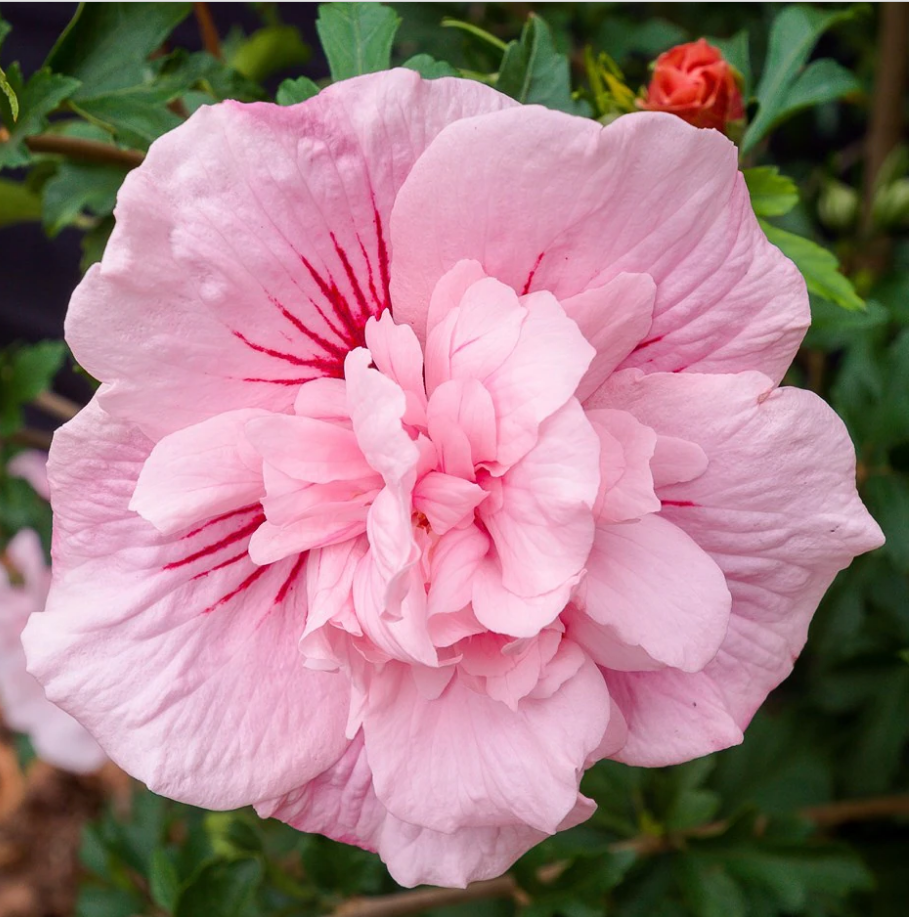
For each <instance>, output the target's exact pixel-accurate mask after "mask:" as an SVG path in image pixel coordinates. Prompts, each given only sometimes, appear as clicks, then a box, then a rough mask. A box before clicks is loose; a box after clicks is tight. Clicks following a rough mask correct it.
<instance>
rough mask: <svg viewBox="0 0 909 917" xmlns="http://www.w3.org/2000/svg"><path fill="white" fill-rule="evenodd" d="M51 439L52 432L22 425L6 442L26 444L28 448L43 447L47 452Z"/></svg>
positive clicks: (19, 444)
mask: <svg viewBox="0 0 909 917" xmlns="http://www.w3.org/2000/svg"><path fill="white" fill-rule="evenodd" d="M51 439H53V433H46V432H45V431H44V430H32V429H30V428H28V427H23V428H22V429H21V430H19V431H18V432H16V433H13V435H12V436H10V437H9V440H8V442H11V443H15V444H16V445H17V446H28V447H29V448H30V449H43V450H44V451H45V452H47V450H48V449H50V444H51Z"/></svg>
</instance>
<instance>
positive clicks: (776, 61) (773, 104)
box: [742, 4, 855, 153]
mask: <svg viewBox="0 0 909 917" xmlns="http://www.w3.org/2000/svg"><path fill="white" fill-rule="evenodd" d="M854 14H855V11H854V9H853V8H852V7H847V8H846V9H839V10H836V11H834V12H827V11H825V10H819V9H816V8H814V7H810V6H805V5H801V4H799V5H794V6H787V7H785V8H784V9H783V10H782V12H780V13H779V15H778V16H777V17H776V19H774V20H773V25H772V26H771V27H770V39H769V45H768V49H767V58H766V60H765V61H764V69H763V72H762V73H761V79H760V82H759V83H758V86H757V90H756V92H755V95H756V96H757V100H758V111H757V115H756V116H755V118H754V120H753V121H752V122H751V124H750V125H749V126H748V130H747V131H745V136H744V138H743V139H742V152H743V153H747V152H748V151H749V150H750V149H752V147H754V146H755V144H757V143H758V142H759V141H760V140H761V139H762V138H763V137H764V136H765V135H766V134H767V132H768V131H769V130H770V129H771V128H772V127H774V126H775V125H776V124H777V123H779V121H781V120H782V119H783V118H784V117H786V115H787V114H791V113H793V112H794V111H795V110H797V109H796V108H794V107H792V103H791V101H790V100H791V99H792V98H794V100H795V102H796V104H797V105H798V107H803V104H802V103H803V102H804V100H805V98H806V97H808V96H810V94H811V91H812V89H815V90H816V88H817V85H816V83H815V80H816V79H817V75H818V74H817V73H816V74H815V75H811V76H809V77H808V81H807V83H806V84H805V85H804V86H802V87H801V88H798V82H797V81H798V80H799V79H800V77H803V76H804V74H805V73H808V72H809V71H810V70H811V69H812V68H813V67H816V64H813V65H812V67H810V68H808V69H807V70H806V69H805V64H806V62H807V61H808V57H809V55H810V54H811V51H812V49H813V48H814V46H815V44H816V43H817V40H818V38H820V36H821V35H822V34H823V33H824V32H826V31H827V29H829V28H830V27H831V26H833V25H836V24H837V23H839V22H843V21H844V20H847V19H850V18H852V16H853V15H854ZM820 75H822V73H821V74H820ZM838 85H839V88H840V89H843V88H844V87H845V83H844V82H843V81H842V80H840V81H839V84H838ZM849 91H851V90H849ZM793 92H794V96H790V93H793ZM836 98H839V96H836ZM805 104H814V103H812V102H807V103H805Z"/></svg>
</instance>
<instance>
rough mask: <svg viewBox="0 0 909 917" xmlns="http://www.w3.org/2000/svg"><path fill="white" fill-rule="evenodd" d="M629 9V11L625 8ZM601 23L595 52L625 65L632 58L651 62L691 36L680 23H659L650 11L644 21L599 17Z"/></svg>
mask: <svg viewBox="0 0 909 917" xmlns="http://www.w3.org/2000/svg"><path fill="white" fill-rule="evenodd" d="M626 9H629V7H626ZM597 18H598V19H599V21H600V22H601V23H602V24H601V25H600V26H599V28H598V30H597V31H596V33H595V34H594V36H593V40H592V41H591V44H592V45H593V47H594V48H597V49H600V48H602V49H603V50H604V51H606V52H607V53H608V54H609V56H610V57H611V58H612V59H613V60H615V61H617V62H618V63H619V64H622V65H624V64H625V63H626V61H627V60H628V58H629V57H631V55H632V54H635V53H637V54H639V55H640V56H641V57H642V58H644V59H645V60H652V59H653V58H655V57H656V56H657V55H659V54H662V53H663V51H665V50H666V49H667V48H671V47H672V46H673V45H680V44H681V43H682V42H684V41H688V39H689V37H690V36H689V35H688V32H687V31H686V30H685V29H684V28H683V27H682V26H680V25H679V24H678V23H675V22H669V20H667V19H660V18H659V17H657V16H655V15H654V14H653V11H648V15H647V16H646V17H644V18H643V19H632V18H631V17H630V16H622V15H607V16H600V17H597Z"/></svg>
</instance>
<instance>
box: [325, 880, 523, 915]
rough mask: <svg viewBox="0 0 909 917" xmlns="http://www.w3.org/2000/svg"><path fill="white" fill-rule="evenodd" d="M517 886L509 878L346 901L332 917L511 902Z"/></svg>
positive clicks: (418, 911) (396, 913)
mask: <svg viewBox="0 0 909 917" xmlns="http://www.w3.org/2000/svg"><path fill="white" fill-rule="evenodd" d="M517 892H518V884H517V882H515V880H514V878H513V877H512V876H510V875H504V876H500V877H499V878H498V879H487V880H486V881H485V882H473V883H471V884H470V885H468V886H467V888H417V889H414V891H410V892H398V893H397V894H394V895H383V896H381V897H378V898H350V899H349V900H347V901H345V902H343V903H342V904H340V905H339V906H338V907H337V908H335V910H334V917H407V915H408V914H419V913H421V912H422V911H428V910H430V909H433V908H437V907H445V906H446V905H449V904H465V903H466V902H468V901H485V900H488V899H490V898H513V897H515V895H516V894H517Z"/></svg>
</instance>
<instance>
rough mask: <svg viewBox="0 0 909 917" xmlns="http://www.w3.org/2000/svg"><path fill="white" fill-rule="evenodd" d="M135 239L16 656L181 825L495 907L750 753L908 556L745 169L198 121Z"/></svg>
mask: <svg viewBox="0 0 909 917" xmlns="http://www.w3.org/2000/svg"><path fill="white" fill-rule="evenodd" d="M116 215H117V227H116V229H115V230H114V234H113V236H112V237H111V240H110V243H109V245H108V247H107V251H106V253H105V256H104V260H103V261H102V263H101V264H100V265H96V266H95V267H93V268H92V269H91V270H90V272H89V273H88V275H87V276H86V278H85V280H84V281H83V283H82V284H81V286H80V287H79V289H78V290H77V291H76V293H75V295H74V297H73V302H72V306H71V310H70V314H69V318H68V326H67V336H68V340H69V342H70V344H71V346H72V348H73V350H74V352H75V354H76V356H77V358H78V359H79V361H80V362H81V363H82V364H83V365H84V366H85V367H86V368H87V369H88V371H89V372H91V373H92V374H93V375H95V376H97V377H98V378H99V379H101V380H102V382H103V383H104V384H103V385H102V387H101V389H100V391H99V393H98V396H97V397H96V399H95V400H94V401H93V402H92V404H90V405H89V407H88V408H86V410H85V411H83V412H82V413H81V414H80V415H79V416H78V417H77V418H76V419H75V420H73V421H72V422H71V423H69V424H68V425H67V426H66V427H65V428H64V429H63V430H62V431H61V432H60V433H59V434H58V435H57V437H56V440H55V443H54V449H53V454H52V460H51V480H52V483H53V490H54V493H53V500H54V506H55V510H56V529H55V546H54V549H55V563H54V571H55V581H54V586H53V588H52V591H51V597H50V601H49V603H48V612H47V613H46V614H44V615H38V616H36V617H35V618H34V619H33V620H32V622H31V623H30V625H29V628H28V630H27V633H26V642H27V648H28V651H29V655H30V662H31V666H32V670H33V671H34V672H35V673H36V674H37V675H38V677H39V678H40V679H41V680H42V681H43V682H44V684H45V685H46V687H47V690H48V694H49V696H50V697H51V698H52V699H53V700H54V701H56V702H58V703H60V704H62V705H63V706H65V707H66V709H68V710H69V711H71V712H72V713H73V714H74V715H75V716H76V717H78V718H79V719H80V720H81V721H82V722H83V723H84V724H85V725H86V726H87V727H88V728H89V729H90V730H91V731H92V733H93V734H94V735H95V736H96V737H97V738H98V740H99V742H100V743H101V745H102V746H103V747H104V748H105V749H106V750H107V751H108V753H109V754H110V755H111V757H112V758H113V759H114V760H115V761H116V762H117V763H118V764H120V765H121V766H122V767H124V768H125V769H126V770H127V771H129V772H130V773H132V774H135V775H136V776H138V777H139V778H141V779H142V780H144V781H146V782H147V783H148V784H149V786H151V788H152V789H154V790H155V791H157V792H159V793H164V794H166V795H169V796H173V797H176V798H178V799H182V800H186V801H188V802H191V803H194V804H196V805H201V806H207V807H210V808H230V807H234V806H240V805H244V804H248V803H254V804H255V805H256V807H257V809H258V811H259V812H260V813H261V814H263V815H270V816H275V817H277V818H281V819H283V820H285V821H287V822H289V823H290V824H292V825H294V826H296V827H298V828H300V829H302V830H305V831H318V832H322V833H325V834H328V835H330V836H332V837H335V838H339V839H341V840H344V841H348V842H351V843H356V844H360V845H361V846H364V847H368V848H371V849H376V850H378V851H379V853H380V854H381V856H382V857H383V858H384V859H385V861H386V862H387V863H388V865H389V867H390V869H391V872H392V874H393V875H394V876H395V877H396V878H397V879H398V881H399V882H402V883H404V884H408V885H410V884H415V883H420V882H434V883H438V884H463V883H465V882H467V881H469V880H471V879H474V878H480V877H486V876H491V875H494V874H496V873H498V872H501V871H502V870H504V869H505V868H507V867H508V865H509V864H510V863H511V862H512V861H513V860H514V859H515V858H516V857H517V856H518V855H520V854H521V853H522V852H523V851H525V850H526V849H527V848H528V847H530V846H531V845H533V844H534V843H536V842H538V841H539V840H541V839H542V838H544V837H545V836H546V835H548V834H551V833H553V832H555V831H557V830H558V829H559V828H562V827H565V826H568V825H572V824H575V823H577V822H579V821H581V820H583V819H584V818H586V817H587V816H588V815H589V813H590V812H591V811H592V803H591V802H590V801H589V800H587V799H585V798H583V797H582V796H580V795H579V793H578V783H579V780H580V777H581V775H582V774H583V772H584V769H585V768H586V767H588V766H589V765H590V764H591V763H592V762H594V761H596V760H598V759H600V758H603V757H606V756H609V757H613V758H616V759H618V760H620V761H626V762H629V763H632V764H643V765H662V764H669V763H672V762H678V761H684V760H687V759H689V758H692V757H694V756H696V755H703V754H706V753H708V752H712V751H715V750H716V749H720V748H724V747H726V746H728V745H733V744H735V743H736V742H739V741H741V739H742V729H743V728H744V727H745V725H746V724H747V723H748V721H749V719H750V717H751V716H752V714H753V713H754V711H755V709H756V708H757V707H758V705H759V704H760V703H761V702H762V700H763V699H764V697H765V696H766V695H767V692H768V691H769V690H770V689H771V688H773V687H774V686H775V685H777V684H778V683H779V682H780V680H781V679H783V678H784V677H785V676H786V674H787V673H788V672H789V671H790V669H791V667H792V662H793V659H794V658H795V656H796V655H797V654H798V652H799V650H800V649H801V647H802V645H803V643H804V641H805V635H806V631H807V627H808V622H809V619H810V618H811V615H812V613H813V611H814V609H815V607H816V605H817V603H818V600H819V599H820V597H821V595H822V593H823V591H824V589H825V588H826V587H827V585H828V584H829V583H830V581H831V579H832V578H833V576H834V574H835V573H836V571H837V570H839V569H840V568H842V567H843V566H845V565H846V564H848V563H849V561H850V559H851V558H852V557H853V556H854V555H856V554H858V553H860V552H862V551H867V550H869V549H871V548H873V547H875V546H877V545H878V544H880V542H881V536H880V532H879V530H878V528H877V526H876V525H875V524H874V522H873V521H872V520H871V519H870V518H869V517H868V515H867V514H866V512H865V510H864V508H863V507H862V505H861V503H860V502H859V499H858V497H857V495H856V492H855V486H854V454H853V450H852V446H851V444H850V442H849V438H848V436H847V434H846V431H845V430H844V428H843V425H842V424H841V423H840V421H839V420H838V419H837V418H836V416H835V415H834V414H833V413H832V412H831V411H830V410H829V409H828V408H827V406H826V405H825V404H824V403H823V402H822V401H820V400H819V399H818V398H817V397H815V396H814V395H812V394H810V393H808V392H803V391H799V390H795V389H778V388H777V387H776V386H777V383H778V382H779V381H780V378H781V376H782V374H783V372H784V370H785V369H786V367H787V366H788V365H789V362H790V361H791V359H792V357H793V354H794V353H795V351H796V348H797V347H798V345H799V341H800V340H801V338H802V336H803V334H804V332H805V328H806V326H807V324H808V300H807V296H806V294H805V286H804V283H803V282H802V279H801V277H800V276H799V273H798V271H797V270H796V269H795V267H794V266H793V265H792V264H791V263H790V262H789V261H787V260H786V259H785V258H784V257H783V256H782V255H781V254H780V252H779V251H777V249H775V248H774V247H773V246H771V245H770V244H768V242H767V240H766V239H765V238H764V236H763V235H762V234H761V231H760V229H759V228H758V225H757V222H756V221H755V218H754V215H753V213H752V211H751V208H750V205H749V199H748V193H747V190H746V188H745V184H744V182H743V180H742V178H741V176H740V175H739V174H738V172H737V169H736V150H735V148H734V146H733V145H732V144H731V143H729V142H728V141H727V140H726V139H724V138H723V137H722V136H720V135H719V134H718V133H715V132H711V131H699V130H696V129H694V128H692V127H690V126H689V125H687V124H685V123H684V122H682V121H680V120H679V119H677V118H675V117H673V116H670V115H664V114H644V113H642V114H635V115H629V116H627V117H623V118H621V119H619V120H618V121H617V122H615V123H614V124H612V125H610V126H609V127H607V128H605V129H604V128H603V127H601V126H600V125H599V124H597V123H595V122H593V121H588V120H583V119H579V118H574V117H571V116H568V115H565V114H560V113H557V112H553V111H549V110H546V109H543V108H537V107H522V106H519V105H517V104H516V103H514V102H512V101H511V100H509V99H507V98H505V97H504V96H502V95H500V94H498V93H496V92H494V91H493V90H491V89H489V88H487V87H485V86H482V85H479V84H477V83H472V82H467V81H461V80H451V79H440V80H436V81H432V82H427V81H423V80H421V79H420V78H419V77H418V76H416V75H415V74H413V73H410V72H407V71H393V72H391V73H382V74H376V75H371V76H365V77H362V78H358V79H355V80H350V81H348V82H342V83H338V84H336V85H334V86H331V87H330V88H328V89H325V90H323V91H322V92H321V93H320V94H319V95H318V96H316V97H315V98H314V99H311V100H309V101H307V102H304V103H302V104H300V105H297V106H294V107H290V108H279V107H276V106H273V105H265V104H255V105H241V104H236V103H230V102H228V103H224V104H222V105H218V106H212V107H207V108H203V109H201V110H200V111H198V112H197V113H196V114H194V115H193V117H192V118H190V119H189V121H187V122H186V124H184V125H183V126H182V127H180V128H178V129H177V130H175V131H173V132H172V133H170V134H168V135H167V136H165V137H163V138H161V139H160V140H158V141H157V142H156V143H155V144H154V145H153V146H152V149H151V150H150V151H149V154H148V158H147V159H146V161H145V163H144V165H143V166H142V167H141V168H139V169H137V170H135V171H134V172H132V173H131V174H130V175H129V177H128V178H127V179H126V181H125V183H124V185H123V188H122V190H121V192H120V196H119V201H118V205H117V211H116Z"/></svg>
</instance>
